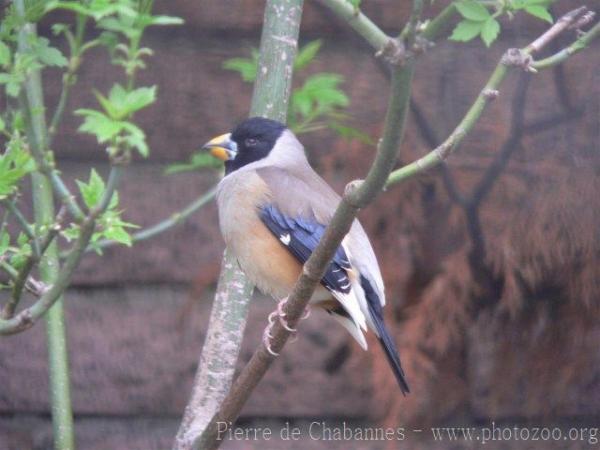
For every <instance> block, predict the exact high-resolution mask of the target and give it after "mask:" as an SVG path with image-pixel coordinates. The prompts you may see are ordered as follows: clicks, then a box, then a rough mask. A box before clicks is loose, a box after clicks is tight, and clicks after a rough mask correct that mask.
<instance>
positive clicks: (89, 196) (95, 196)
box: [76, 169, 104, 209]
mask: <svg viewBox="0 0 600 450" xmlns="http://www.w3.org/2000/svg"><path fill="white" fill-rule="evenodd" d="M76 183H77V186H78V187H79V192H81V196H82V197H83V201H84V203H85V205H86V206H87V207H88V209H91V208H93V207H94V206H96V204H97V203H98V202H99V201H100V199H101V198H102V194H103V193H104V181H103V180H102V178H101V177H100V175H98V172H96V170H95V169H92V170H91V172H90V179H89V181H88V182H87V183H84V182H83V181H79V180H76Z"/></svg>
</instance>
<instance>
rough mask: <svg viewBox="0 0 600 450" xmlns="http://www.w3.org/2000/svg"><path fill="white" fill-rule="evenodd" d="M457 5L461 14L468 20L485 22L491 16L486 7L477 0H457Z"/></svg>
mask: <svg viewBox="0 0 600 450" xmlns="http://www.w3.org/2000/svg"><path fill="white" fill-rule="evenodd" d="M455 5H456V9H458V12H459V13H460V15H461V16H463V17H464V18H465V19H467V20H471V21H474V22H483V21H486V20H488V19H489V18H490V17H491V15H490V13H489V12H488V10H487V9H486V7H485V6H483V5H482V4H481V3H479V2H477V1H475V0H463V1H460V2H455Z"/></svg>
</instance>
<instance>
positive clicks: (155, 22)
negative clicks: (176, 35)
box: [149, 16, 183, 25]
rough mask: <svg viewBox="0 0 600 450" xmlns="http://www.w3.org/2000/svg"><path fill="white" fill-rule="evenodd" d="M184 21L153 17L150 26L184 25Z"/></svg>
mask: <svg viewBox="0 0 600 450" xmlns="http://www.w3.org/2000/svg"><path fill="white" fill-rule="evenodd" d="M182 24H183V19H182V18H181V17H174V16H152V17H151V19H150V23H149V25H182Z"/></svg>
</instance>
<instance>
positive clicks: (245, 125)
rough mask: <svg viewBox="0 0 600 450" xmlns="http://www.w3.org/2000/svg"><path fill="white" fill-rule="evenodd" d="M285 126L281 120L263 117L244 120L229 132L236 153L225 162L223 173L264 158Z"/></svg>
mask: <svg viewBox="0 0 600 450" xmlns="http://www.w3.org/2000/svg"><path fill="white" fill-rule="evenodd" d="M285 128H286V127H285V125H284V124H282V123H281V122H277V121H275V120H270V119H265V118H264V117H251V118H250V119H247V120H244V121H243V122H242V123H240V124H239V125H238V126H237V127H235V129H234V130H233V131H232V132H231V137H230V139H231V140H232V141H233V142H235V144H236V146H237V154H236V155H235V157H234V158H233V159H229V160H227V161H226V162H225V173H231V172H233V171H235V170H237V169H239V168H240V167H243V166H245V165H246V164H250V163H252V162H254V161H258V160H260V159H263V158H266V157H267V156H268V155H269V153H270V152H271V150H272V149H273V147H274V146H275V143H276V142H277V139H279V136H281V133H283V131H284V130H285Z"/></svg>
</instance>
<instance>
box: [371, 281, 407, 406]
mask: <svg viewBox="0 0 600 450" xmlns="http://www.w3.org/2000/svg"><path fill="white" fill-rule="evenodd" d="M360 284H361V286H362V288H363V290H364V291H365V297H366V298H367V305H368V307H369V312H370V313H371V317H372V318H373V323H374V324H375V329H376V331H377V334H378V336H379V343H380V344H381V348H383V351H384V352H385V356H386V357H387V360H388V362H389V363H390V366H391V367H392V370H393V371H394V375H395V376H396V380H397V381H398V385H399V386H400V390H401V391H402V394H404V395H406V394H408V393H409V392H410V388H409V387H408V383H407V382H406V375H404V371H403V370H402V365H401V364H400V356H398V350H397V349H396V344H394V340H393V339H392V337H391V336H390V334H389V333H388V331H387V330H386V328H385V324H384V323H383V308H382V307H381V302H380V300H379V296H378V295H377V293H376V292H375V291H374V290H373V288H372V287H371V283H369V281H368V280H367V279H366V278H365V277H364V276H362V275H361V277H360Z"/></svg>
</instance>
